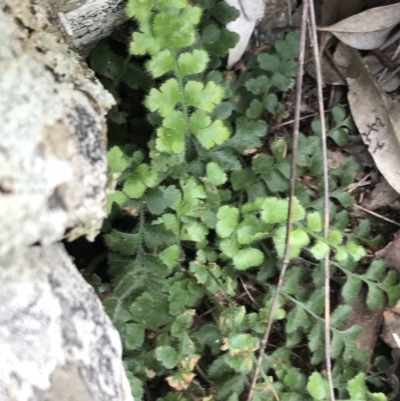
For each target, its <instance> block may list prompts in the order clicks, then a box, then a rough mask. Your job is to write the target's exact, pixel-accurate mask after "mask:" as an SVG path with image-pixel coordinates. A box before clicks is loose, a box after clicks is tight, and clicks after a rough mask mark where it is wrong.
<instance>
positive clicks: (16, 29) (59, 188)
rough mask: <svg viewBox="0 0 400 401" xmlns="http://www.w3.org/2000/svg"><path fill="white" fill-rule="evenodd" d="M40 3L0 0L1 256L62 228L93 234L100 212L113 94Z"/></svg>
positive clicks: (48, 239)
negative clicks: (72, 47) (107, 117)
mask: <svg viewBox="0 0 400 401" xmlns="http://www.w3.org/2000/svg"><path fill="white" fill-rule="evenodd" d="M44 4H45V2H44V1H35V2H31V1H29V0H0V26H1V39H2V40H1V43H0V65H1V73H0V258H5V257H8V259H9V260H12V255H13V254H14V253H15V252H17V251H19V250H20V249H23V248H25V247H26V246H28V245H31V244H34V243H36V242H40V243H42V244H48V243H52V242H55V241H57V240H60V239H61V238H62V237H63V236H64V233H65V231H66V230H67V229H71V230H72V232H71V233H70V236H71V237H72V238H74V237H77V236H79V235H82V234H86V235H87V236H88V237H89V238H93V237H94V236H95V235H96V233H97V232H98V230H99V228H100V227H101V224H102V220H103V219H104V217H105V212H104V202H105V186H106V158H105V139H104V136H105V119H104V115H105V114H106V112H107V110H108V109H109V108H110V107H111V106H112V105H113V103H114V100H113V98H112V96H111V95H110V94H109V93H108V92H107V91H105V90H104V88H103V87H102V86H101V84H100V83H99V82H98V81H97V80H96V78H95V77H94V74H93V72H91V71H90V70H89V69H88V68H87V66H86V65H85V64H84V63H82V62H80V61H79V58H78V56H77V55H76V54H75V53H74V52H73V51H72V50H71V49H70V47H69V45H68V43H66V42H65V39H64V37H63V36H62V35H61V34H60V29H61V28H60V27H58V26H57V19H56V18H53V17H52V15H51V13H50V12H48V10H47V9H46V8H45V5H44ZM52 18H53V19H54V20H52ZM60 26H61V24H60Z"/></svg>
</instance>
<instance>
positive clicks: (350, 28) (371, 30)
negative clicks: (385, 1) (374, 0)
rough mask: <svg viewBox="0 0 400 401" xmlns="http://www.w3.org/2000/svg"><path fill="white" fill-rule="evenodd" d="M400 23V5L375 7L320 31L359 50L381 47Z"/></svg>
mask: <svg viewBox="0 0 400 401" xmlns="http://www.w3.org/2000/svg"><path fill="white" fill-rule="evenodd" d="M399 22H400V4H392V5H390V6H385V7H375V8H372V9H370V10H366V11H363V12H362V13H359V14H356V15H353V16H351V17H349V18H346V19H344V20H342V21H340V22H338V23H336V24H333V25H330V26H326V27H319V28H318V30H320V31H326V32H330V33H332V34H334V35H335V36H336V37H337V38H338V39H339V40H340V41H341V42H343V43H344V44H346V45H348V46H351V47H353V48H355V49H359V50H371V49H376V48H377V47H379V46H381V45H382V44H383V43H384V42H385V40H386V38H387V36H388V35H389V33H390V31H391V30H392V29H393V28H394V27H395V26H396V25H397V24H398V23H399Z"/></svg>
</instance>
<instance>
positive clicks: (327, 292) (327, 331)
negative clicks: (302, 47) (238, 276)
mask: <svg viewBox="0 0 400 401" xmlns="http://www.w3.org/2000/svg"><path fill="white" fill-rule="evenodd" d="M309 20H310V25H311V35H312V41H313V44H314V46H313V53H314V64H315V74H316V77H317V91H318V109H319V115H320V119H321V140H322V157H323V176H324V237H325V238H328V235H329V185H328V149H327V141H326V125H325V111H324V99H323V94H322V73H321V60H320V57H319V49H318V38H317V28H316V23H315V10H314V3H313V2H312V1H311V2H310V19H309ZM324 266H325V360H326V372H327V377H328V382H329V392H330V399H331V401H334V400H335V393H334V389H333V379H332V366H331V350H330V345H331V334H330V271H329V253H328V254H327V255H326V256H325V260H324Z"/></svg>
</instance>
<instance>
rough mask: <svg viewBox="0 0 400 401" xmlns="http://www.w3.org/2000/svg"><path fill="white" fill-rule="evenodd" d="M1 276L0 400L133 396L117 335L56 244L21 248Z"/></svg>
mask: <svg viewBox="0 0 400 401" xmlns="http://www.w3.org/2000/svg"><path fill="white" fill-rule="evenodd" d="M0 282H1V283H2V290H1V291H0V350H1V362H0V400H18V401H50V400H51V401H54V400H57V401H64V400H65V401H72V400H76V401H132V400H133V399H132V395H131V393H130V389H129V384H128V381H127V379H126V376H125V373H124V369H123V365H122V362H121V354H122V347H121V342H120V338H119V335H118V333H117V331H116V330H115V329H114V327H113V326H112V324H111V321H110V320H109V318H108V316H107V315H106V314H105V312H104V310H103V307H102V305H101V302H100V301H99V299H98V298H97V296H96V294H95V293H94V291H93V289H92V287H90V286H89V285H88V284H87V283H86V282H85V280H84V279H83V278H82V276H81V275H80V274H79V272H78V271H77V270H76V268H75V266H74V265H73V264H72V262H71V260H70V258H69V256H68V255H67V254H66V251H65V249H64V248H63V246H62V245H51V246H48V247H33V248H31V249H29V250H27V251H26V252H21V253H20V254H19V255H18V257H16V258H15V260H14V262H13V264H12V265H11V266H1V265H0Z"/></svg>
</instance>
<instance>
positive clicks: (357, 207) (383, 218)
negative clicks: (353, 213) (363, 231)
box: [354, 205, 400, 227]
mask: <svg viewBox="0 0 400 401" xmlns="http://www.w3.org/2000/svg"><path fill="white" fill-rule="evenodd" d="M354 207H355V208H356V209H360V210H362V211H363V212H365V213H369V214H370V215H371V216H374V217H378V218H379V219H381V220H385V221H387V222H388V223H391V224H394V225H395V226H399V227H400V223H397V222H396V221H394V220H391V219H388V218H387V217H385V216H382V215H381V214H379V213H376V212H373V211H372V210H369V209H366V208H365V207H362V206H360V205H354Z"/></svg>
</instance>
